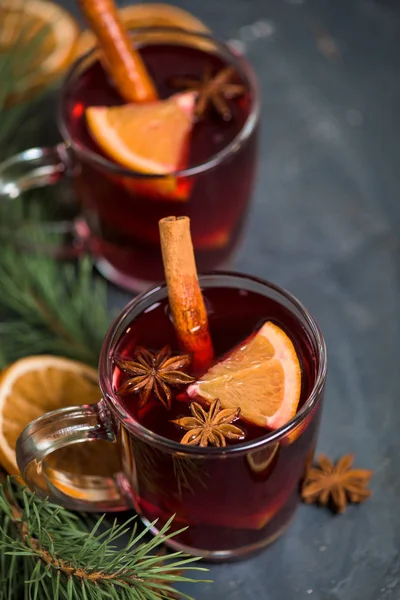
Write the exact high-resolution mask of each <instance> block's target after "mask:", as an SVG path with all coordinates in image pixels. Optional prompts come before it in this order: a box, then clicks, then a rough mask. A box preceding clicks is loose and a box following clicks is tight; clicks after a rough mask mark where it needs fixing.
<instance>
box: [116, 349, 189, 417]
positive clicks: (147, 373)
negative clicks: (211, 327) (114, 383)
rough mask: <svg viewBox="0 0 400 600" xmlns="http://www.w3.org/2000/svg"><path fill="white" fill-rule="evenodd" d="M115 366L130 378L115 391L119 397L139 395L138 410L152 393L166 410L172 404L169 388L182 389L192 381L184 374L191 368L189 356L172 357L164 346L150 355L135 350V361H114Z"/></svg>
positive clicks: (149, 353)
mask: <svg viewBox="0 0 400 600" xmlns="http://www.w3.org/2000/svg"><path fill="white" fill-rule="evenodd" d="M114 361H115V363H116V365H117V366H118V367H119V368H120V369H121V371H123V372H124V373H127V374H128V375H129V378H128V379H127V380H126V381H125V382H124V383H123V384H122V385H121V387H119V388H118V393H119V394H120V395H121V396H126V395H127V394H135V393H139V395H140V400H139V407H140V408H141V407H142V406H144V405H145V404H146V403H147V402H148V400H149V398H150V395H151V393H152V392H154V394H155V395H156V396H157V398H158V399H159V400H160V402H161V403H162V404H163V405H164V406H165V408H167V409H168V410H169V409H170V408H171V402H172V393H171V389H170V388H171V387H172V386H180V385H185V384H187V383H191V382H192V381H194V378H193V377H191V376H190V375H188V374H187V373H184V372H183V371H182V370H181V369H184V368H185V367H187V366H188V365H189V364H190V361H191V357H190V356H189V355H188V354H182V355H179V356H172V353H171V350H170V348H169V347H168V346H165V347H164V348H163V349H162V350H160V352H158V353H153V352H149V350H146V349H145V348H140V347H139V348H137V349H136V352H135V355H134V360H125V359H124V358H119V357H114Z"/></svg>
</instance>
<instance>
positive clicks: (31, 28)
mask: <svg viewBox="0 0 400 600" xmlns="http://www.w3.org/2000/svg"><path fill="white" fill-rule="evenodd" d="M0 23H1V27H0V51H1V52H7V51H9V50H12V49H13V48H18V49H19V53H20V58H19V61H18V64H17V66H16V69H17V71H16V73H15V75H16V77H17V78H18V79H19V82H18V89H17V91H16V93H14V94H13V97H12V98H8V102H16V101H20V100H22V99H24V98H26V97H29V96H30V95H32V94H33V93H34V92H36V91H39V90H40V89H41V88H42V87H44V86H46V85H48V84H49V83H50V82H51V81H52V80H54V79H55V78H57V77H58V76H59V75H60V74H61V73H62V72H63V71H64V70H65V69H66V68H67V67H68V66H69V65H70V64H71V63H72V62H73V60H74V59H75V55H76V45H77V42H78V39H79V36H80V33H81V30H80V27H79V26H78V24H77V22H76V21H75V19H74V18H73V17H72V16H71V15H70V14H69V12H68V11H67V10H65V9H64V8H62V7H61V6H60V5H59V4H55V3H54V2H48V1H47V0H2V2H0Z"/></svg>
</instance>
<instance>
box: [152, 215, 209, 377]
mask: <svg viewBox="0 0 400 600" xmlns="http://www.w3.org/2000/svg"><path fill="white" fill-rule="evenodd" d="M159 228H160V237H161V251H162V257H163V263H164V272H165V280H166V282H167V286H168V297H169V305H170V309H171V314H172V318H173V322H174V326H175V330H176V334H177V336H178V339H179V341H180V344H181V346H182V349H183V350H185V352H188V353H192V354H193V366H194V368H195V370H198V371H200V370H204V371H205V370H206V369H207V368H208V367H209V365H210V363H211V362H212V359H213V357H214V351H213V347H212V342H211V337H210V333H209V330H208V317H207V311H206V307H205V304H204V298H203V295H202V293H201V289H200V285H199V280H198V277H197V271H196V263H195V258H194V251H193V244H192V238H191V236H190V219H189V218H188V217H166V218H165V219H161V220H160V221H159Z"/></svg>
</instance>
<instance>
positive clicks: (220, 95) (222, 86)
mask: <svg viewBox="0 0 400 600" xmlns="http://www.w3.org/2000/svg"><path fill="white" fill-rule="evenodd" d="M234 74H235V69H234V68H233V67H225V68H224V69H221V71H219V72H218V73H217V74H216V75H214V76H213V75H212V72H211V69H210V67H208V68H207V69H206V70H205V72H204V75H203V77H202V78H201V79H196V78H194V77H172V78H171V80H170V82H171V85H172V86H173V87H175V88H177V89H181V90H187V91H192V92H197V94H198V95H197V102H196V109H195V115H196V117H198V118H201V117H202V116H203V115H204V114H205V112H206V110H207V108H208V106H209V105H211V106H213V108H214V109H215V110H216V111H217V113H218V114H219V115H220V116H221V117H222V118H223V120H224V121H229V120H230V119H231V118H232V110H231V107H230V106H229V102H228V101H229V100H233V99H234V98H237V97H238V96H242V95H243V94H244V92H245V91H246V88H245V86H244V85H241V84H240V83H232V81H231V80H232V77H233V76H234Z"/></svg>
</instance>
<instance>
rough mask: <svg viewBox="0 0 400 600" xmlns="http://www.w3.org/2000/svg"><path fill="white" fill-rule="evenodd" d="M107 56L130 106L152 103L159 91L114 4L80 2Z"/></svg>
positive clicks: (96, 0) (110, 0) (90, 0)
mask: <svg viewBox="0 0 400 600" xmlns="http://www.w3.org/2000/svg"><path fill="white" fill-rule="evenodd" d="M78 4H79V6H80V7H81V10H82V12H83V15H84V16H85V18H86V21H87V22H88V25H89V27H90V29H91V30H92V31H93V33H94V34H95V36H96V37H97V39H98V41H99V44H100V47H101V50H102V52H103V55H104V61H103V62H104V67H105V68H106V69H107V71H108V72H109V73H110V75H111V76H112V78H113V80H114V82H115V84H116V86H117V88H118V91H119V92H120V94H121V96H122V97H123V98H124V100H126V101H127V102H150V101H152V100H156V99H157V91H156V89H155V87H154V83H153V81H152V79H151V77H150V75H149V74H148V72H147V69H146V67H145V65H144V63H143V60H142V58H141V56H140V54H139V52H138V51H137V50H135V49H134V48H133V47H132V42H131V40H130V38H129V35H128V32H127V31H126V29H125V27H124V25H123V23H122V21H121V20H120V18H119V16H118V12H117V8H116V6H115V3H114V2H113V0H78Z"/></svg>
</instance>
